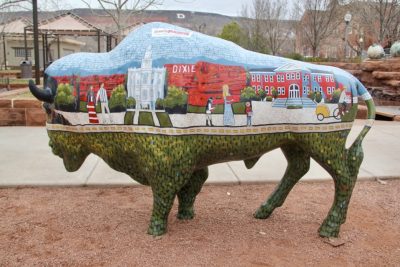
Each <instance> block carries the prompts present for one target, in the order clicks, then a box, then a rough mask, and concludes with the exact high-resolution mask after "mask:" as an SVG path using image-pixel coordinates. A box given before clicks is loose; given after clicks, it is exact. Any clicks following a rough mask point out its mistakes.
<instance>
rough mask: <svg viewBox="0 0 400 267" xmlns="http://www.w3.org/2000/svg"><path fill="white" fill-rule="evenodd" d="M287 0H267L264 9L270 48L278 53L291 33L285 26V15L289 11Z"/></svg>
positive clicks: (274, 53) (265, 29) (265, 30)
mask: <svg viewBox="0 0 400 267" xmlns="http://www.w3.org/2000/svg"><path fill="white" fill-rule="evenodd" d="M288 7H289V3H288V1H287V0H279V1H278V0H266V1H265V9H264V12H263V14H264V18H263V22H264V32H265V37H266V41H267V46H268V49H269V50H270V51H271V53H272V54H273V55H276V54H277V53H278V52H279V51H280V49H281V47H282V46H283V45H284V43H285V42H287V41H288V37H289V35H290V33H291V31H290V30H289V29H287V28H286V27H285V25H287V24H285V15H286V14H288V13H289V8H288Z"/></svg>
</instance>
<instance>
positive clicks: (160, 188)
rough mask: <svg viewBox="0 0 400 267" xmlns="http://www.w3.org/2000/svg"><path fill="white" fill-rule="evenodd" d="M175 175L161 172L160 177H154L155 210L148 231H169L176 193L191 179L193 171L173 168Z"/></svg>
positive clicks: (152, 183)
mask: <svg viewBox="0 0 400 267" xmlns="http://www.w3.org/2000/svg"><path fill="white" fill-rule="evenodd" d="M171 173H173V174H174V175H173V176H172V175H168V174H167V175H166V174H163V175H162V174H161V175H160V176H157V177H160V178H159V179H152V180H151V181H152V182H151V183H150V184H151V189H152V191H153V212H152V214H151V219H150V225H149V229H148V231H147V232H148V233H149V234H151V235H155V236H158V235H162V234H164V233H165V232H166V231H167V222H168V215H169V213H170V211H171V208H172V205H173V203H174V199H175V196H176V194H177V193H178V192H179V190H181V188H182V187H183V186H184V185H185V184H186V183H187V182H188V181H189V178H190V176H191V173H183V172H182V171H181V170H171Z"/></svg>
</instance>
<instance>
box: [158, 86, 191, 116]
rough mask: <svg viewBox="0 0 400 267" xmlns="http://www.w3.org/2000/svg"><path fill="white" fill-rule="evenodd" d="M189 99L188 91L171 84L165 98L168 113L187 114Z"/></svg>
mask: <svg viewBox="0 0 400 267" xmlns="http://www.w3.org/2000/svg"><path fill="white" fill-rule="evenodd" d="M187 101H188V95H187V92H185V91H184V90H183V89H182V88H180V87H176V86H169V87H168V94H167V97H166V98H165V99H164V107H165V110H166V111H167V112H168V113H179V114H185V113H186V112H187V110H186V109H187Z"/></svg>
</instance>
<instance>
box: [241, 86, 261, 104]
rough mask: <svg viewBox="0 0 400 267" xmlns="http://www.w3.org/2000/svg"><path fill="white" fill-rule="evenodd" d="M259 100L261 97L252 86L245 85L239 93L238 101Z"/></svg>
mask: <svg viewBox="0 0 400 267" xmlns="http://www.w3.org/2000/svg"><path fill="white" fill-rule="evenodd" d="M252 100H254V101H260V100H261V97H260V96H259V95H257V93H256V91H255V90H254V88H253V87H250V86H248V87H245V88H244V89H243V90H242V92H241V94H240V101H241V102H247V101H252Z"/></svg>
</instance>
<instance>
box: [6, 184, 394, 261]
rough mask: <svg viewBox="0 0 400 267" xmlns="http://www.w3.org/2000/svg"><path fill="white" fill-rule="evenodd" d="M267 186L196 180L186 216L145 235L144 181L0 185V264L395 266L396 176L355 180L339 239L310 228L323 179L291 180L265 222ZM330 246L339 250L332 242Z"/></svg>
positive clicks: (148, 201) (322, 206)
mask: <svg viewBox="0 0 400 267" xmlns="http://www.w3.org/2000/svg"><path fill="white" fill-rule="evenodd" d="M274 186H275V185H273V184H259V185H240V186H238V185H232V186H205V187H204V188H203V190H202V192H201V193H200V195H199V197H198V199H197V203H196V211H197V216H196V217H195V219H194V220H192V221H179V220H177V219H176V218H175V215H176V213H177V207H176V206H177V205H176V203H175V205H174V208H173V210H172V212H171V214H170V218H169V231H168V233H167V234H166V235H164V236H162V237H157V238H154V237H152V236H149V235H147V234H146V230H147V225H148V222H149V218H150V213H151V205H152V197H151V190H150V188H148V187H125V188H115V187H114V188H90V187H83V188H82V187H81V188H22V189H16V188H13V189H0V214H1V217H0V225H1V228H0V240H1V242H0V266H38V265H39V266H55V265H56V266H128V265H129V266H299V265H303V266H304V265H307V266H322V265H324V266H399V265H400V204H399V203H400V180H389V181H387V182H386V184H382V183H378V182H376V181H362V182H358V183H357V185H356V188H355V190H354V194H353V198H352V201H351V204H350V208H349V212H348V216H347V222H346V223H345V224H344V225H343V226H342V229H341V235H340V238H339V239H336V240H331V242H328V240H327V239H323V238H320V237H319V236H318V234H317V229H318V227H319V225H320V223H321V222H322V220H323V219H324V217H325V216H326V214H327V212H328V210H329V208H330V205H331V203H332V198H333V183H332V182H321V183H300V184H298V185H297V186H296V187H295V188H294V189H293V191H292V193H291V194H290V195H289V197H288V199H287V200H286V202H285V204H284V205H283V206H282V207H281V208H279V209H277V210H276V211H275V212H274V213H273V214H272V216H271V217H270V218H269V219H267V220H256V219H254V218H253V217H252V213H253V212H254V211H255V209H256V208H257V207H258V205H259V204H260V203H261V202H262V201H264V200H265V198H266V197H267V195H268V194H269V193H271V192H272V190H273V188H274ZM333 244H334V245H339V246H336V247H335V246H333Z"/></svg>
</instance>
